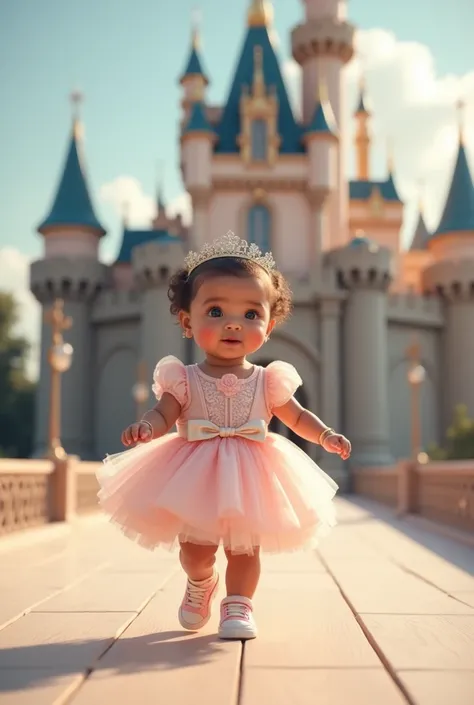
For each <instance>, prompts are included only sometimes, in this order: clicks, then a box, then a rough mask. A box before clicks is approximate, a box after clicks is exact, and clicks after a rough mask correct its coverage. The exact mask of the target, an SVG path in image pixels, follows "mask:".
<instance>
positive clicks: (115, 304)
mask: <svg viewBox="0 0 474 705" xmlns="http://www.w3.org/2000/svg"><path fill="white" fill-rule="evenodd" d="M140 316H141V294H140V292H139V291H137V290H136V289H135V290H132V291H120V290H113V289H106V290H104V291H102V292H101V293H100V294H99V296H98V297H97V299H96V301H95V302H94V306H93V309H92V323H108V322H112V321H120V322H121V321H124V320H129V319H131V318H139V317H140Z"/></svg>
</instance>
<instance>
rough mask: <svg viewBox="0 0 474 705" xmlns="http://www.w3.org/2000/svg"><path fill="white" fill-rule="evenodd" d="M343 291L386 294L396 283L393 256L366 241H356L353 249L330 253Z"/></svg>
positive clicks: (328, 255) (330, 260)
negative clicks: (367, 290) (370, 291)
mask: <svg viewBox="0 0 474 705" xmlns="http://www.w3.org/2000/svg"><path fill="white" fill-rule="evenodd" d="M326 257H327V262H328V264H329V265H331V266H332V267H334V269H335V270H336V273H337V278H338V282H339V285H340V286H341V288H343V289H356V288H360V289H373V290H383V291H385V290H386V289H387V288H388V286H389V285H390V282H391V280H392V274H393V268H392V253H391V252H390V250H389V249H388V248H387V247H381V246H380V245H377V244H376V243H374V242H372V241H370V240H368V239H366V238H355V239H354V240H352V241H351V242H350V243H349V245H347V246H345V247H340V248H338V249H337V250H332V251H330V252H328V253H327V256H326Z"/></svg>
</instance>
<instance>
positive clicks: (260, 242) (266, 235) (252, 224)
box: [248, 204, 271, 252]
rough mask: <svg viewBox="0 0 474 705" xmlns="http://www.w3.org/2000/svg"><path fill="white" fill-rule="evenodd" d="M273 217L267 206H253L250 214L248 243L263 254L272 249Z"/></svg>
mask: <svg viewBox="0 0 474 705" xmlns="http://www.w3.org/2000/svg"><path fill="white" fill-rule="evenodd" d="M270 235H271V217H270V211H269V210H268V208H267V207H266V206H263V205H260V204H259V205H255V206H252V207H251V208H250V210H249V213H248V241H249V242H250V243H255V244H256V245H257V246H258V247H259V248H260V249H261V250H262V251H263V252H268V250H269V249H270Z"/></svg>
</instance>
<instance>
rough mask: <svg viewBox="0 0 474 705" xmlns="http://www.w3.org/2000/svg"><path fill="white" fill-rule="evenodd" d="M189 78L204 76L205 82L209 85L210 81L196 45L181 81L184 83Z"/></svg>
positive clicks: (192, 49)
mask: <svg viewBox="0 0 474 705" xmlns="http://www.w3.org/2000/svg"><path fill="white" fill-rule="evenodd" d="M188 76H202V77H203V79H204V81H205V82H206V83H209V79H208V78H207V76H206V74H205V73H204V70H203V68H202V63H201V59H200V58H199V52H198V49H197V46H196V44H195V43H193V45H192V46H191V52H190V54H189V58H188V63H187V64H186V68H185V69H184V72H183V73H182V74H181V78H180V81H181V82H183V81H184V80H185V79H186V78H187V77H188Z"/></svg>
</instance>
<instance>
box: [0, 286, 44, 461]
mask: <svg viewBox="0 0 474 705" xmlns="http://www.w3.org/2000/svg"><path fill="white" fill-rule="evenodd" d="M17 322H18V305H17V303H16V301H15V299H14V298H13V296H12V295H11V294H7V293H4V292H0V456H3V457H13V458H26V457H28V456H29V455H30V454H31V451H32V446H33V429H34V393H35V385H34V384H33V383H32V382H31V381H30V380H29V379H28V376H27V374H26V358H27V355H28V352H29V349H30V345H29V343H28V341H27V340H25V338H22V337H20V336H16V335H15V334H14V328H15V325H16V323H17Z"/></svg>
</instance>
